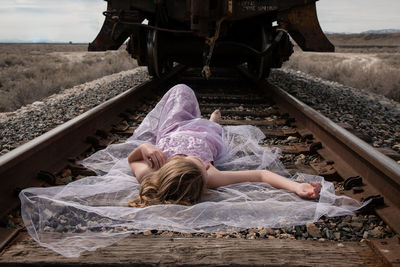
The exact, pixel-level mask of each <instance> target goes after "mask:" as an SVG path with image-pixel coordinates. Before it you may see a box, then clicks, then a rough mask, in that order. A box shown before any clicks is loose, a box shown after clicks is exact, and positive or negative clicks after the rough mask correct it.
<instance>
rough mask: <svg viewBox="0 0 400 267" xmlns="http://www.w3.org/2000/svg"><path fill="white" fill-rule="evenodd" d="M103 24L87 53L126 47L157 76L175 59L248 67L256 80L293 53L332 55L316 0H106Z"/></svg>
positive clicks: (198, 64) (207, 73)
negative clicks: (302, 51)
mask: <svg viewBox="0 0 400 267" xmlns="http://www.w3.org/2000/svg"><path fill="white" fill-rule="evenodd" d="M106 1H107V2H108V5H107V11H105V12H104V13H103V14H104V15H105V21H104V24H103V26H102V28H101V30H100V32H99V34H98V35H97V37H96V39H95V40H94V41H93V42H92V43H90V44H89V51H105V50H115V49H118V48H119V47H120V46H121V45H122V44H123V43H124V42H125V41H126V40H127V39H128V38H129V41H128V43H127V50H128V52H129V53H130V54H131V55H132V57H133V58H135V59H136V60H137V62H138V64H139V65H141V66H147V67H148V71H149V74H150V75H152V76H155V77H159V76H160V75H162V74H163V73H165V72H167V71H168V70H169V69H171V67H172V66H173V63H174V62H177V63H181V64H184V65H187V66H192V67H202V74H203V76H204V77H206V78H208V77H210V75H211V71H210V67H212V66H218V67H221V66H222V67H228V66H236V65H241V64H245V65H246V66H247V68H248V70H249V71H250V72H251V73H253V74H254V75H255V76H256V77H258V78H259V79H263V78H265V77H267V76H268V74H269V72H270V69H271V68H280V67H281V66H282V63H283V62H284V61H286V60H288V59H289V57H290V55H291V54H292V53H293V45H292V43H291V39H293V40H294V41H296V43H297V44H298V45H299V46H300V47H301V49H303V50H304V51H318V52H332V51H334V46H333V45H332V44H331V43H330V42H329V40H328V39H327V38H326V36H325V35H324V33H323V32H322V30H321V27H320V25H319V22H318V18H317V14H316V5H315V2H316V1H318V0H106Z"/></svg>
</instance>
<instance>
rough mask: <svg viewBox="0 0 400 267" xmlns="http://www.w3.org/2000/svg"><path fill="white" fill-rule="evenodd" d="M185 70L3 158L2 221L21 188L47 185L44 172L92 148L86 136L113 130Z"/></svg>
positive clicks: (131, 92)
mask: <svg viewBox="0 0 400 267" xmlns="http://www.w3.org/2000/svg"><path fill="white" fill-rule="evenodd" d="M182 69H183V67H182V66H179V67H177V68H176V69H175V70H174V71H173V72H171V73H170V74H169V75H167V76H165V77H164V78H163V79H157V80H153V81H150V82H147V83H145V84H142V85H140V86H138V87H134V88H132V89H130V90H128V91H126V92H124V93H122V94H120V95H118V96H116V97H114V98H112V99H110V100H108V101H106V102H105V103H103V104H101V105H99V106H97V107H95V108H93V109H91V110H89V111H87V112H85V113H83V114H81V115H80V116H78V117H76V118H74V119H72V120H70V121H68V122H66V123H64V124H63V125H60V126H58V127H56V128H55V129H53V130H50V131H49V132H47V133H45V134H44V135H42V136H40V137H38V138H36V139H34V140H32V141H30V142H28V143H26V144H24V145H22V146H20V147H18V148H16V149H14V150H12V151H11V152H9V153H7V154H5V155H3V156H1V157H0V179H1V181H2V183H1V188H0V195H1V199H0V218H3V217H4V216H6V215H7V214H8V213H9V212H10V211H11V210H13V209H15V208H16V207H17V206H18V203H19V201H18V198H17V195H16V194H15V193H14V192H15V190H16V189H17V188H18V191H19V190H20V189H23V188H27V187H31V186H40V185H41V184H43V181H41V180H39V179H38V178H37V175H38V173H39V172H40V171H42V170H45V171H47V172H49V173H53V172H55V171H57V170H60V169H62V168H63V167H65V166H67V165H68V164H69V162H68V158H70V157H74V156H78V155H80V154H81V153H82V152H84V151H85V150H86V149H87V148H88V147H89V144H88V143H87V139H86V136H90V135H94V134H95V133H96V132H97V133H98V134H100V135H101V133H100V132H99V129H100V130H101V129H104V130H105V129H109V128H111V127H112V125H113V124H115V120H116V118H118V115H119V114H120V113H121V112H123V111H124V110H125V109H126V108H128V107H130V108H133V106H135V105H138V104H141V103H137V99H138V98H139V97H140V96H142V95H144V94H149V92H152V91H153V90H156V89H155V88H157V87H158V86H159V85H161V84H162V83H165V82H166V81H167V80H168V79H171V78H172V77H174V76H175V75H176V74H177V73H178V72H180V71H182ZM103 140H105V139H103ZM107 143H108V141H107V140H105V143H102V142H101V140H100V142H99V143H98V145H99V146H105V145H107Z"/></svg>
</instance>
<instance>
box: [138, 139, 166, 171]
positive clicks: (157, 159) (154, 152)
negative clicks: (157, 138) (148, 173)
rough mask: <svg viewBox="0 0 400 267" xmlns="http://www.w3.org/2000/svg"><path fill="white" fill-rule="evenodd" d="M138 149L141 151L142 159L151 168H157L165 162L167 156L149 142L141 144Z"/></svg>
mask: <svg viewBox="0 0 400 267" xmlns="http://www.w3.org/2000/svg"><path fill="white" fill-rule="evenodd" d="M140 151H141V153H142V158H143V160H144V161H145V162H146V163H147V164H148V165H149V166H150V168H152V169H156V170H158V169H159V168H161V167H162V166H163V165H164V164H165V163H166V162H167V157H166V156H165V154H164V152H162V151H161V150H160V149H158V148H157V147H155V146H153V145H151V144H143V145H141V148H140Z"/></svg>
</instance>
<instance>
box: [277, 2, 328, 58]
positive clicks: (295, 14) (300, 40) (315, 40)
mask: <svg viewBox="0 0 400 267" xmlns="http://www.w3.org/2000/svg"><path fill="white" fill-rule="evenodd" d="M278 23H279V24H280V25H281V27H283V28H284V29H286V30H287V31H288V32H289V33H290V35H291V36H292V37H293V39H294V40H295V41H296V43H297V44H298V45H299V46H300V47H301V49H303V50H304V51H319V52H334V51H335V47H334V46H333V44H332V43H331V42H330V41H329V40H328V38H326V36H325V34H324V33H323V32H322V29H321V27H320V25H319V22H318V18H317V10H316V7H315V3H312V4H308V5H304V6H298V7H294V8H292V9H290V10H288V11H287V12H282V13H279V14H278Z"/></svg>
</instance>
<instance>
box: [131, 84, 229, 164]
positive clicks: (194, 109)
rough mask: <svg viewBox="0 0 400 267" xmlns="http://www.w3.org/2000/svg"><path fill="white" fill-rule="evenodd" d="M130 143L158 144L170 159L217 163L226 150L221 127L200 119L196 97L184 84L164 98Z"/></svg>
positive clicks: (173, 89)
mask: <svg viewBox="0 0 400 267" xmlns="http://www.w3.org/2000/svg"><path fill="white" fill-rule="evenodd" d="M129 140H143V141H147V142H150V143H153V144H154V143H155V144H156V146H157V147H158V148H160V149H161V150H162V151H164V153H165V154H166V156H167V158H170V157H172V156H174V155H177V154H183V155H187V156H196V157H198V158H200V159H201V160H203V161H204V162H213V161H214V160H218V159H219V158H221V157H222V156H224V155H225V154H226V150H227V149H226V146H225V144H224V142H223V140H222V127H221V126H220V125H219V124H218V123H215V122H212V121H209V120H206V119H201V118H200V109H199V104H198V102H197V99H196V96H195V94H194V92H193V90H192V89H191V88H190V87H188V86H186V85H184V84H178V85H176V86H174V87H172V88H171V89H170V90H169V91H168V92H167V93H166V94H165V95H164V96H163V98H162V99H161V100H160V102H159V103H158V104H157V105H156V107H155V108H154V109H153V110H152V111H151V112H150V113H149V114H148V115H147V116H146V118H145V119H144V120H143V122H142V123H141V124H140V126H139V127H138V129H136V131H135V133H134V135H133V136H132V137H131V138H129V139H128V142H129Z"/></svg>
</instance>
